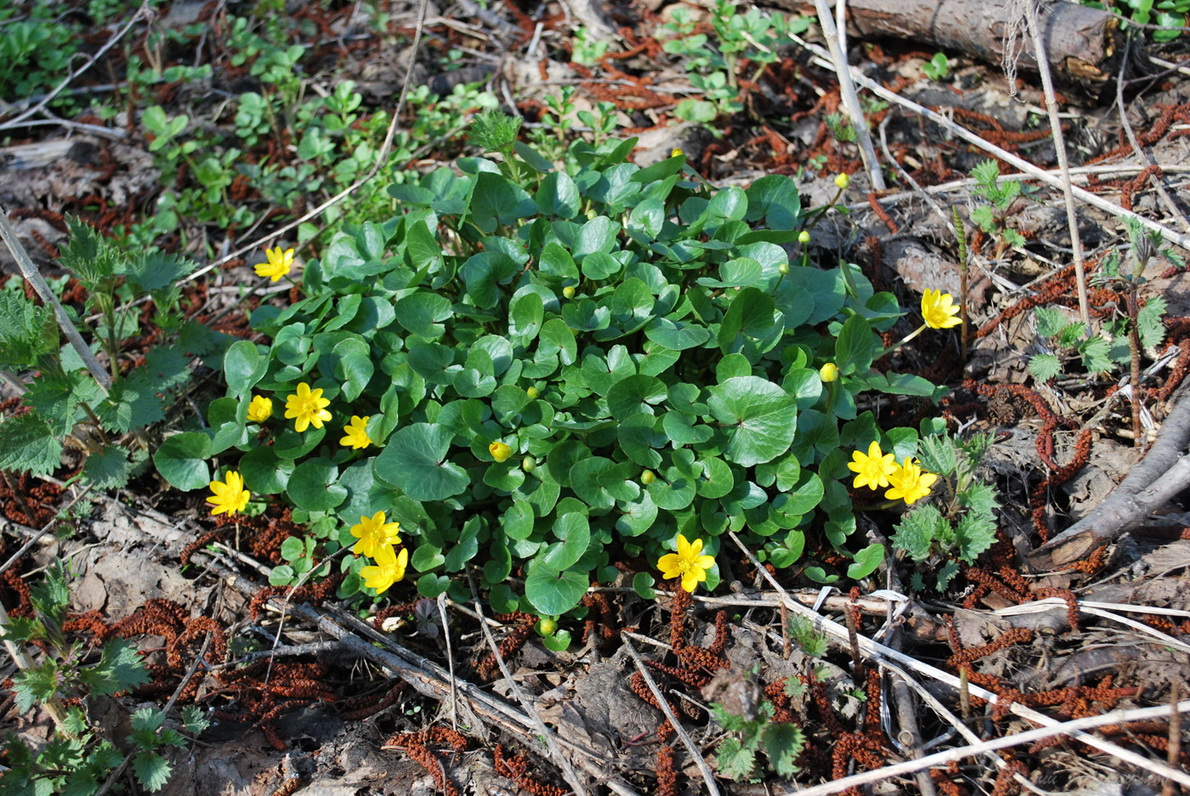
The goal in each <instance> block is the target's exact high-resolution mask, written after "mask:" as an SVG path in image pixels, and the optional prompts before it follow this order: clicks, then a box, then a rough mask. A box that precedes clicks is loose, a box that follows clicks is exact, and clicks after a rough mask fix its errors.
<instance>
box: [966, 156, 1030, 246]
mask: <svg viewBox="0 0 1190 796" xmlns="http://www.w3.org/2000/svg"><path fill="white" fill-rule="evenodd" d="M971 176H972V177H973V178H974V179H975V188H973V189H972V193H974V194H975V195H976V196H980V197H982V198H983V199H985V200H986V201H987V202H988V204H986V205H980V206H979V207H976V208H975V209H973V210H972V211H971V220H972V221H974V222H975V224H976V225H977V226H978V227H979V228H980V229H982V230H983V231H984V232H986V233H988V234H989V235H992V236H993V237H994V238H996V239H997V240H998V241H999V249H998V251H999V252H1000V253H1002V252H1003V250H1004V249H1006V248H1010V247H1013V246H1024V245H1025V238H1024V236H1023V235H1021V233H1019V232H1017V231H1016V230H1015V229H1012V228H1011V227H1010V226H1009V225H1008V223H1009V220H1010V219H1011V216H1012V214H1013V212H1014V210H1015V208H1014V206H1015V205H1016V203H1017V200H1018V199H1022V198H1025V197H1027V196H1028V192H1027V191H1026V190H1025V189H1024V188H1023V187H1022V183H1021V182H1020V181H1019V180H1001V179H1000V166H999V164H997V163H996V161H994V160H985V161H983V162H982V163H980V164H979V165H978V166H976V167H975V168H973V169H972V170H971ZM998 256H999V253H998V254H997V257H998Z"/></svg>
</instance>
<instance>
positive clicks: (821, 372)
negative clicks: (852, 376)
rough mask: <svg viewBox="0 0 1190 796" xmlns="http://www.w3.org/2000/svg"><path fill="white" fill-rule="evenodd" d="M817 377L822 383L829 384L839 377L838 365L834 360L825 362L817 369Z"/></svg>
mask: <svg viewBox="0 0 1190 796" xmlns="http://www.w3.org/2000/svg"><path fill="white" fill-rule="evenodd" d="M818 378H820V379H822V382H823V383H824V384H830V383H831V382H832V381H835V380H837V379H838V378H839V366H838V365H836V364H835V363H834V362H827V363H826V364H825V365H823V366H822V367H820V368H819V369H818Z"/></svg>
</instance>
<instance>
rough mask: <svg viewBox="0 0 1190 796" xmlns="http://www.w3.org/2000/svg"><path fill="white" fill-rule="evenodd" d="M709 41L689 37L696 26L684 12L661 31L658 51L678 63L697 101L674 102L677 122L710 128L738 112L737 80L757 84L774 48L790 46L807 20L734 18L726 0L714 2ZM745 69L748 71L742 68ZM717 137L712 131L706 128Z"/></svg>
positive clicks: (758, 15) (762, 15)
mask: <svg viewBox="0 0 1190 796" xmlns="http://www.w3.org/2000/svg"><path fill="white" fill-rule="evenodd" d="M710 22H711V26H712V28H713V29H714V36H709V35H707V34H706V33H702V32H695V31H696V28H697V23H696V21H695V20H694V18H693V16H692V15H691V14H690V12H689V11H688V10H687V9H685V8H681V7H679V8H676V9H675V11H674V13H673V16H672V21H671V22H668V23H666V24H665V25H663V26H662V29H663V31H665V35H663V36H661V37H660V38H661V39H662V48H663V49H664V50H665V51H666V52H667V53H671V54H673V55H677V56H679V57H681V58H682V59H683V61H684V62H685V66H686V71H687V73H688V74H689V77H690V84H691V86H692V87H693V88H694V90H695V91H696V92H698V93H699V94H701V99H697V98H689V99H684V100H682V101H681V102H679V103H678V105H677V107H676V108H674V115H675V116H677V117H678V118H679V119H685V120H687V121H695V122H701V123H703V124H706V125H708V126H710V125H711V124H712V123H713V122H714V121H715V120H716V119H718V118H719V117H721V116H730V115H732V114H735V113H739V112H740V111H741V110H743V107H744V106H743V104H742V103H741V102H740V92H739V81H740V80H741V79H746V80H750V81H752V82H757V81H758V80H759V79H760V77H761V75H762V74H763V73H764V70H765V69H766V67H767V66H768V65H769V64H771V63H774V62H775V61H776V60H777V58H778V55H777V49H778V48H779V47H780V46H781V45H783V44H789V43H791V42H792V39H790V35H791V34H792V35H796V34H798V33H802V32H804V31H805V30H807V29H808V28H809V26H810V18H809V17H801V16H799V17H793V18H789V17H786V16H785V15H783V14H771V13H768V12H764V11H761V10H760V9H759V8H756V7H752V8H749V9H748V11H746V12H744V13H739V7H738V6H737V5H736V4H735V3H732V2H730V0H717V2H716V4H715V7H714V9H713V10H712V13H711V15H710ZM748 65H751V66H752V67H753V68H754V70H753V71H751V72H747V71H745V69H746V68H747V67H748ZM709 129H711V131H712V132H714V133H716V134H718V130H717V129H716V128H715V127H709Z"/></svg>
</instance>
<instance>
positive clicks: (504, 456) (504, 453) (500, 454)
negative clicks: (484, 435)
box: [488, 440, 512, 462]
mask: <svg viewBox="0 0 1190 796" xmlns="http://www.w3.org/2000/svg"><path fill="white" fill-rule="evenodd" d="M488 453H490V454H492V458H493V459H495V460H496V461H498V462H506V461H508V457H509V456H511V455H512V448H511V447H510V446H509V445H506V444H504V443H503V442H501V441H500V440H496V441H495V442H493V443H492V444H491V445H489V446H488Z"/></svg>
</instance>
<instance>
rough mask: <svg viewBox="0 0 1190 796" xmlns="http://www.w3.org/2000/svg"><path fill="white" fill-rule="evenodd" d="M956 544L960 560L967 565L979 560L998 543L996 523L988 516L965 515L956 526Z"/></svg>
mask: <svg viewBox="0 0 1190 796" xmlns="http://www.w3.org/2000/svg"><path fill="white" fill-rule="evenodd" d="M954 533H955V542H956V543H957V545H958V548H959V558H960V559H961V560H962V561H963V562H964V563H967V564H970V563H973V562H974V561H975V559H977V558H979V555H980V553H982V552H983V551H984V550H987V549H988V548H989V547H991V546H992V545H993V544H994V543H995V541H996V523H995V521H994V520H993V519H992V518H990V517H987V516H983V515H979V514H975V513H969V514H965V515H964V516H963V517H962V518H961V519H960V520H959V521H958V523H957V524H956V525H955V528H954Z"/></svg>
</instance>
